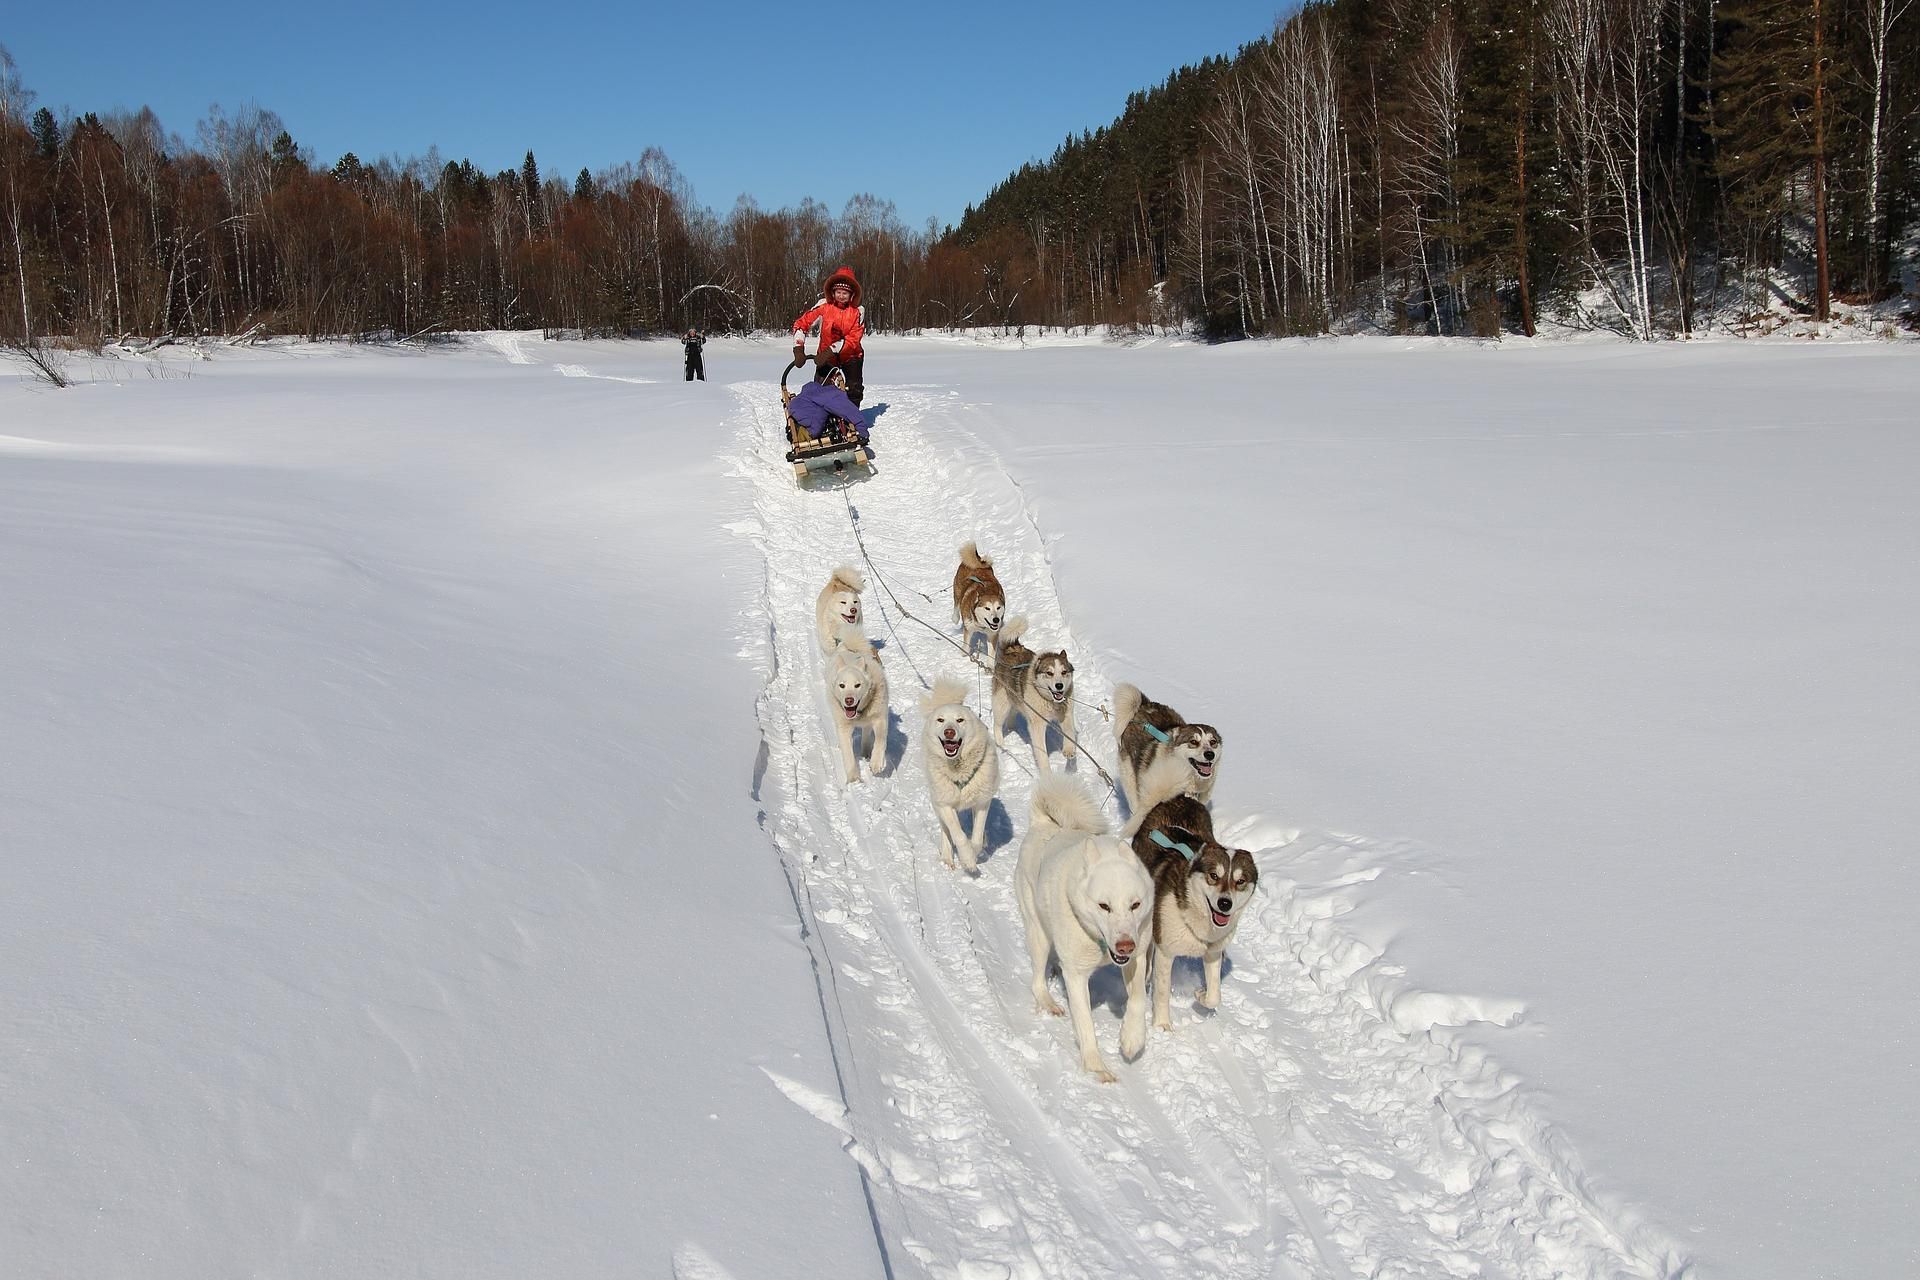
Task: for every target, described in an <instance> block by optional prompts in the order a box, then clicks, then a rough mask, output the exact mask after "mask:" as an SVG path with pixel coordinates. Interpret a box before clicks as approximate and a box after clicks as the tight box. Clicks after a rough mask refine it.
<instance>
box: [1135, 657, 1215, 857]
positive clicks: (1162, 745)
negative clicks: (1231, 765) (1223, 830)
mask: <svg viewBox="0 0 1920 1280" xmlns="http://www.w3.org/2000/svg"><path fill="white" fill-rule="evenodd" d="M1113 714H1114V720H1115V722H1116V723H1117V724H1118V725H1119V726H1120V761H1119V763H1120V789H1121V791H1122V792H1123V793H1124V794H1125V795H1126V798H1127V813H1128V814H1129V815H1130V816H1129V817H1128V819H1127V825H1126V833H1127V834H1128V835H1131V834H1132V833H1133V832H1134V831H1135V830H1136V829H1137V828H1138V827H1139V825H1140V820H1141V818H1143V817H1144V816H1145V815H1146V811H1147V810H1149V809H1151V808H1153V806H1155V805H1156V804H1159V803H1160V802H1161V801H1162V800H1167V799H1170V798H1172V797H1174V796H1181V795H1185V796H1193V797H1194V798H1195V799H1197V800H1199V801H1200V802H1201V803H1203V804H1204V803H1207V802H1208V801H1210V800H1212V799H1213V782H1214V776H1215V773H1216V771H1217V770H1218V769H1219V767H1220V731H1219V730H1218V729H1216V728H1214V727H1213V726H1212V725H1210V724H1191V723H1189V722H1188V721H1187V718H1186V717H1185V716H1183V715H1181V714H1180V713H1179V712H1178V711H1175V710H1174V709H1173V708H1172V707H1169V706H1167V705H1166V704H1165V703H1161V702H1155V701H1153V700H1152V699H1150V698H1147V697H1145V696H1143V695H1142V694H1141V692H1140V690H1138V689H1137V688H1135V687H1134V686H1132V685H1130V684H1119V685H1115V686H1114V689H1113Z"/></svg>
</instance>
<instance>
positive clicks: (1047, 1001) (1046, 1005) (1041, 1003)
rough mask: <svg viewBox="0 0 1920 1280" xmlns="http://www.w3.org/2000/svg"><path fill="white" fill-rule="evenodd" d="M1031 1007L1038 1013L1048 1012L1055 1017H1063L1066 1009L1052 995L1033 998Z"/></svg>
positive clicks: (1065, 1014)
mask: <svg viewBox="0 0 1920 1280" xmlns="http://www.w3.org/2000/svg"><path fill="white" fill-rule="evenodd" d="M1033 1007H1034V1010H1035V1011H1036V1012H1038V1013H1050V1014H1052V1015H1053V1016H1054V1017H1056V1018H1064V1017H1066V1016H1067V1011H1066V1010H1065V1009H1062V1008H1061V1007H1060V1003H1059V1001H1057V1000H1055V999H1054V998H1053V997H1052V996H1046V997H1044V998H1042V999H1037V1000H1035V1001H1034V1002H1033Z"/></svg>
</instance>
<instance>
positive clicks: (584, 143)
mask: <svg viewBox="0 0 1920 1280" xmlns="http://www.w3.org/2000/svg"><path fill="white" fill-rule="evenodd" d="M1289 7H1291V5H1290V4H1288V0H1202V2H1201V3H1197V4H1192V5H1187V6H1180V7H1178V8H1176V7H1174V6H1170V5H1166V4H1163V3H1162V4H1149V3H1144V2H1141V0H1113V2H1111V3H1106V4H1078V3H1076V4H1051V5H1050V4H1035V3H1029V4H1009V3H1001V2H1000V0H972V2H971V3H966V4H945V5H899V6H885V5H869V4H841V5H838V6H835V5H819V4H808V5H800V4H791V5H778V6H776V5H771V4H765V3H758V2H752V3H746V2H742V0H731V2H729V3H724V4H704V3H700V0H683V2H682V3H676V4H632V3H628V4H618V5H616V4H605V3H599V2H598V0H595V2H592V3H577V4H564V3H563V4H549V5H539V4H527V3H520V4H513V5H506V4H496V3H469V4H462V5H451V4H407V3H390V4H370V3H364V2H362V0H346V2H345V3H333V4H325V5H309V6H300V7H297V8H295V7H291V6H290V7H286V8H282V7H280V6H277V5H260V4H257V3H251V4H239V3H232V2H231V0H201V2H200V3H196V4H193V5H188V6H185V7H181V6H165V5H163V6H160V7H159V8H157V9H156V8H154V7H153V6H152V5H150V4H142V5H134V4H128V3H121V2H119V0H109V2H106V3H94V4H89V5H86V6H85V7H84V8H83V9H78V10H76V9H71V8H66V7H63V6H60V5H53V4H33V3H30V2H29V0H19V2H18V3H11V4H9V5H8V10H9V12H8V15H7V17H6V18H5V19H4V20H3V21H0V44H4V45H6V46H7V48H8V49H9V50H10V51H11V52H12V53H13V56H14V59H15V61H16V62H17V63H18V64H19V68H20V74H21V77H22V79H23V80H24V81H25V82H26V85H27V87H28V88H30V89H32V90H34V91H35V92H36V93H37V94H38V101H39V104H40V105H43V106H50V107H52V108H53V109H54V110H55V111H56V112H57V111H60V110H61V109H63V108H70V109H72V110H74V111H87V110H108V109H112V108H116V107H139V106H142V105H145V106H150V107H152V108H153V109H154V111H155V112H156V113H158V115H159V117H160V121H161V123H162V124H163V125H164V126H165V127H166V128H167V129H168V130H169V131H170V132H174V133H178V134H180V135H182V136H183V137H185V138H187V139H188V140H190V141H191V140H192V139H193V136H194V125H195V124H196V123H197V122H198V121H199V120H200V119H201V118H203V117H204V116H205V115H206V111H207V107H208V105H209V104H211V103H215V102H218V103H220V104H221V105H222V106H223V107H226V108H228V109H229V110H231V109H232V108H235V107H237V106H239V105H241V104H243V103H245V102H249V101H252V102H257V103H258V104H259V105H261V106H263V107H267V108H270V109H271V110H273V111H276V112H278V113H279V114H280V116H281V117H282V118H283V119H284V120H285V121H286V124H287V127H288V129H289V130H290V131H291V132H292V134H293V136H294V138H295V139H296V140H298V141H299V143H300V144H301V145H302V146H303V147H306V148H309V149H311V150H312V151H313V152H314V153H315V155H316V156H317V158H318V159H319V160H320V161H321V162H323V163H326V164H331V163H332V162H333V161H334V160H336V159H338V158H339V156H340V154H341V153H342V152H344V151H349V150H351V151H353V152H355V153H356V154H358V155H359V156H360V158H361V159H363V160H372V159H374V158H376V157H378V156H381V155H393V156H397V157H402V158H404V157H406V156H408V155H413V154H419V153H423V152H425V151H426V149H427V147H428V146H429V145H437V146H438V147H439V148H440V152H441V154H442V156H443V157H445V158H447V159H461V158H463V157H464V158H471V159H472V160H473V162H474V163H475V164H476V165H479V166H481V167H482V168H484V169H486V170H488V171H489V172H492V171H495V170H499V169H503V168H507V167H518V165H519V163H520V160H521V158H522V157H523V156H524V155H525V154H526V152H527V150H528V149H529V148H531V149H532V150H533V151H534V153H535V155H536V157H537V158H538V160H539V162H540V167H541V172H542V173H545V174H559V175H562V176H564V177H566V178H568V179H569V180H571V178H572V176H573V175H574V174H576V173H578V172H579V171H580V169H581V167H582V166H585V167H587V168H590V169H600V168H602V167H604V166H607V165H610V164H613V163H617V162H619V161H621V160H637V159H638V158H639V156H640V153H641V152H642V151H643V150H645V149H646V148H647V147H648V146H650V145H653V146H659V147H662V148H664V149H665V151H666V152H667V154H668V156H670V157H671V158H672V160H673V162H674V163H675V165H677V166H678V167H679V169H680V171H681V172H682V173H684V174H685V175H686V176H687V178H688V179H689V180H690V181H691V182H692V184H693V187H694V193H695V195H696V196H697V197H698V199H699V200H700V202H701V203H703V204H706V205H708V206H710V207H712V208H714V209H716V210H718V211H720V212H723V213H724V212H725V211H726V210H727V209H729V208H731V207H732V205H733V202H734V198H735V197H736V196H738V195H740V194H741V193H743V192H746V193H751V194H752V195H753V196H754V197H755V198H756V199H757V200H758V201H759V202H760V203H761V205H762V206H764V207H767V208H777V207H780V206H782V205H786V204H792V203H795V202H797V201H799V200H800V199H801V198H802V197H805V196H812V197H813V198H815V199H817V200H820V201H823V202H824V203H826V204H827V205H828V206H829V207H830V208H832V209H833V210H834V211H836V212H837V211H838V210H839V208H840V206H841V205H842V204H843V203H844V202H845V201H846V198H847V197H848V196H850V195H853V194H854V193H856V192H860V191H870V192H872V193H873V194H875V195H878V196H881V197H882V198H884V199H890V200H892V201H894V203H895V204H896V205H898V206H899V210H900V214H901V216H902V217H903V218H905V219H906V220H907V221H908V222H909V223H912V224H916V225H917V224H919V223H922V222H924V221H925V220H926V219H927V218H928V217H929V216H937V217H938V218H939V219H940V220H941V221H942V222H943V223H944V222H950V221H955V220H957V219H958V218H959V216H960V213H961V210H962V209H963V208H964V207H965V206H966V204H967V203H968V202H969V201H974V200H978V199H979V198H980V197H981V196H983V195H985V194H986V192H987V191H988V190H989V189H990V188H991V187H992V185H993V184H994V183H995V182H997V181H998V180H1000V179H1001V178H1003V177H1005V176H1006V175H1007V174H1008V173H1009V172H1011V171H1012V170H1013V169H1015V168H1017V167H1018V166H1019V165H1020V164H1021V163H1022V162H1023V161H1025V160H1028V159H1033V158H1043V157H1045V156H1047V155H1049V154H1051V153H1052V151H1053V148H1054V147H1055V146H1056V145H1057V144H1058V143H1059V142H1060V140H1061V138H1063V137H1064V136H1065V135H1066V134H1067V133H1068V132H1069V131H1072V132H1078V131H1079V130H1081V129H1083V128H1091V127H1093V126H1096V125H1099V124H1103V123H1105V122H1107V121H1108V120H1111V119H1112V118H1113V117H1114V116H1115V115H1116V114H1118V112H1119V110H1120V108H1121V107H1122V106H1123V105H1124V103H1125V100H1126V95H1127V94H1128V93H1129V92H1130V91H1132V90H1134V89H1140V88H1145V87H1147V86H1149V85H1151V84H1154V83H1157V82H1158V81H1160V80H1162V79H1164V78H1165V76H1166V75H1167V73H1168V72H1170V71H1172V70H1173V69H1174V68H1175V67H1177V66H1179V65H1181V64H1182V63H1188V62H1195V61H1198V60H1199V59H1200V58H1203V57H1206V56H1208V55H1211V54H1218V53H1231V52H1233V51H1234V50H1235V49H1237V48H1238V47H1239V46H1240V45H1242V44H1244V43H1246V42H1248V41H1250V40H1253V39H1255V38H1257V37H1259V36H1260V35H1262V34H1264V33H1265V32H1266V31H1267V30H1269V29H1270V28H1271V27H1272V25H1273V22H1274V19H1275V18H1276V17H1277V16H1278V15H1279V13H1280V12H1281V10H1282V9H1283V8H1289ZM82 14H83V15H84V16H78V15H82ZM823 15H830V16H823Z"/></svg>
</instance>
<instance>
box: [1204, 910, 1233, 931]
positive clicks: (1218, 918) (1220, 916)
mask: <svg viewBox="0 0 1920 1280" xmlns="http://www.w3.org/2000/svg"><path fill="white" fill-rule="evenodd" d="M1207 910H1209V911H1212V912H1213V927H1214V928H1216V929H1224V928H1226V927H1227V922H1228V921H1229V920H1231V919H1233V917H1232V916H1230V915H1227V914H1225V913H1224V912H1221V911H1217V910H1214V908H1212V907H1208V908H1207Z"/></svg>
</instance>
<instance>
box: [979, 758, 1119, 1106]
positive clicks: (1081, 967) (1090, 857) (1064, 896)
mask: <svg viewBox="0 0 1920 1280" xmlns="http://www.w3.org/2000/svg"><path fill="white" fill-rule="evenodd" d="M1106 831H1107V827H1106V823H1105V822H1104V821H1103V820H1102V819H1101V817H1100V810H1099V809H1098V808H1096V807H1095V805H1094V803H1093V800H1092V798H1091V797H1089V796H1088V795H1087V793H1086V792H1085V791H1083V790H1081V789H1080V787H1079V786H1078V785H1076V784H1075V783H1074V782H1073V781H1072V780H1071V779H1070V778H1066V777H1063V776H1061V775H1059V774H1051V775H1049V776H1047V777H1044V778H1042V779H1040V781H1039V782H1037V783H1035V784H1034V788H1033V818H1032V822H1031V823H1030V825H1029V826H1028V829H1027V836H1026V839H1025V840H1023V841H1021V842H1020V868H1019V871H1018V872H1017V873H1016V875H1015V877H1014V890H1015V893H1016V895H1017V896H1018V897H1019V899H1020V916H1021V919H1022V920H1024V921H1025V922H1026V926H1027V956H1028V958H1029V959H1030V960H1031V961H1032V962H1033V1003H1034V1005H1035V1007H1036V1008H1038V1009H1040V1010H1041V1011H1042V1012H1045V1013H1051V1014H1054V1015H1056V1016H1057V1015H1058V1014H1059V1013H1060V1011H1061V1010H1060V1006H1059V1005H1058V1004H1057V1003H1056V1002H1055V1001H1054V998H1053V996H1052V994H1051V993H1050V992H1048V990H1047V956H1048V954H1049V953H1051V954H1053V955H1055V956H1058V957H1059V960H1060V977H1061V980H1062V981H1063V982H1064V983H1065V984H1066V988H1067V1007H1068V1008H1069V1009H1071V1010H1072V1011H1073V1037H1074V1040H1075V1041H1076V1042H1077V1043H1078V1044H1079V1047H1080V1065H1081V1066H1083V1067H1085V1068H1086V1069H1087V1070H1088V1071H1090V1072H1092V1073H1093V1075H1094V1078H1095V1079H1097V1080H1100V1081H1101V1082H1102V1083H1105V1084H1112V1083H1113V1081H1114V1079H1115V1076H1114V1074H1113V1072H1111V1071H1109V1070H1108V1069H1107V1064H1106V1061H1105V1060H1104V1059H1102V1058H1101V1056H1100V1046H1099V1045H1098V1044H1097V1043H1095V1041H1094V1037H1093V1005H1092V1001H1091V998H1090V997H1089V995H1088V993H1087V982H1088V979H1090V978H1091V977H1092V976H1093V971H1094V970H1095V969H1098V968H1099V967H1100V966H1101V965H1105V964H1113V965H1118V966H1120V971H1121V973H1122V974H1123V975H1124V976H1125V978H1126V984H1127V1008H1126V1013H1125V1014H1124V1015H1123V1016H1122V1017H1121V1020H1120V1054H1121V1056H1122V1057H1124V1058H1126V1059H1127V1060H1128V1061H1132V1060H1133V1059H1134V1058H1137V1057H1139V1056H1140V1054H1141V1053H1142V1052H1143V1051H1144V1050H1145V1049H1146V1047H1147V1002H1146V996H1147V980H1146V971H1145V967H1144V966H1145V962H1146V955H1147V948H1148V947H1150V946H1151V945H1152V944H1153V878H1152V877H1151V876H1149V875H1148V874H1147V869H1146V867H1145V866H1143V865H1141V862H1140V859H1139V858H1137V857H1135V856H1134V854H1133V850H1131V849H1129V848H1128V847H1127V843H1126V841H1124V840H1121V839H1120V838H1119V837H1117V836H1111V835H1108V834H1107V833H1106Z"/></svg>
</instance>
